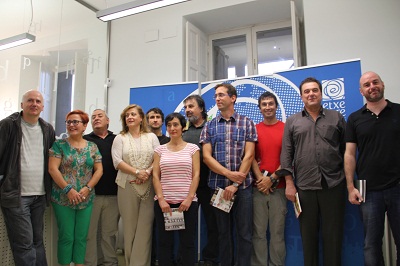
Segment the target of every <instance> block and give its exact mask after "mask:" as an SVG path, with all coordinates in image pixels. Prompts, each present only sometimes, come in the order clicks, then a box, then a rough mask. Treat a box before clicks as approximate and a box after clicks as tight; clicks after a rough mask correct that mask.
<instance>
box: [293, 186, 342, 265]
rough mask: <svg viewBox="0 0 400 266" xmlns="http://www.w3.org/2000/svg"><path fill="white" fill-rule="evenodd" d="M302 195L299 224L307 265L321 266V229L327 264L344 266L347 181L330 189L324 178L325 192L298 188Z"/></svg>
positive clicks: (324, 263)
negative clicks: (343, 248) (319, 265)
mask: <svg viewBox="0 0 400 266" xmlns="http://www.w3.org/2000/svg"><path fill="white" fill-rule="evenodd" d="M298 193H299V198H300V204H301V208H302V210H303V212H302V213H301V214H300V216H299V222H300V233H301V239H302V243H303V253H304V265H307V266H318V263H319V262H318V261H319V257H318V255H319V231H320V230H321V235H322V246H323V248H322V251H323V265H324V266H340V265H341V264H342V240H343V226H344V211H345V200H346V194H345V181H343V182H341V183H340V184H339V185H337V186H336V187H333V188H328V187H327V184H326V181H325V180H324V179H323V181H322V189H321V190H301V189H298Z"/></svg>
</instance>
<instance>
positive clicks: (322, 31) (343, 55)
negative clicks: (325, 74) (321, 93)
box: [303, 0, 400, 102]
mask: <svg viewBox="0 0 400 266" xmlns="http://www.w3.org/2000/svg"><path fill="white" fill-rule="evenodd" d="M303 4H304V21H305V35H306V49H307V64H308V65H312V64H320V63H326V62H332V61H340V60H346V59H351V58H360V59H361V69H362V72H363V73H364V72H366V71H375V72H377V73H378V74H380V75H381V78H382V79H383V81H384V82H385V87H386V91H385V96H386V98H387V99H390V100H391V101H394V102H400V90H399V88H398V81H397V80H396V79H397V78H398V76H397V75H398V73H399V62H400V48H399V47H400V30H399V25H400V1H399V0H384V1H376V0H335V1H328V0H303ZM354 89H358V88H354Z"/></svg>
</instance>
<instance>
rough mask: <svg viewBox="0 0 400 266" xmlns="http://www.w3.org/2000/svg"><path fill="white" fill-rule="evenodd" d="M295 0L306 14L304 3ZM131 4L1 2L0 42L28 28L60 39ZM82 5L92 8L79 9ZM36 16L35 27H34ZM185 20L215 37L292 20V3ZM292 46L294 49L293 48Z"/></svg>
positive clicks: (258, 0) (260, 0) (106, 0)
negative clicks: (102, 13)
mask: <svg viewBox="0 0 400 266" xmlns="http://www.w3.org/2000/svg"><path fill="white" fill-rule="evenodd" d="M195 1H202V0H192V2H195ZM294 1H295V3H296V6H297V8H298V10H300V13H302V1H303V0H294ZM127 2H132V0H75V2H74V1H71V0H63V1H61V0H59V1H55V0H1V1H0V22H1V23H0V39H3V38H7V37H10V36H15V35H17V34H20V33H23V32H27V31H28V29H29V30H30V32H31V33H33V34H34V35H36V36H38V37H37V38H43V37H45V36H58V35H60V32H61V33H62V32H63V29H65V28H70V29H71V28H79V27H80V26H81V25H83V24H84V23H92V22H93V18H94V17H95V12H94V11H93V9H94V10H102V9H106V8H109V7H112V6H117V5H121V4H124V3H127ZM78 3H79V5H83V6H86V7H89V8H77V7H78V6H79V5H77V4H78ZM185 4H186V3H185ZM187 4H192V3H191V2H188V3H187ZM32 5H33V12H32ZM49 10H51V11H54V10H59V12H49ZM32 13H33V24H32V25H30V22H31V19H32ZM65 14H68V16H65ZM70 14H72V15H70ZM78 18H79V19H78ZM185 18H186V19H187V20H189V21H190V22H191V23H192V24H194V25H196V26H197V27H198V28H199V29H200V30H202V31H203V32H204V33H206V34H214V33H219V32H224V31H227V30H231V29H235V28H243V27H251V26H252V25H258V24H267V23H271V22H276V21H280V20H282V18H284V19H285V20H289V19H290V0H254V1H250V2H246V3H243V4H237V5H233V6H228V7H224V8H218V9H214V10H208V11H203V12H195V13H192V14H188V15H186V16H185ZM85 19H86V20H85ZM61 35H62V34H61ZM60 38H62V36H60ZM282 47H284V46H282ZM288 47H289V49H291V48H290V46H288ZM56 48H57V47H55V49H56ZM58 48H60V47H58ZM232 53H233V54H236V53H235V52H232ZM232 60H233V58H232Z"/></svg>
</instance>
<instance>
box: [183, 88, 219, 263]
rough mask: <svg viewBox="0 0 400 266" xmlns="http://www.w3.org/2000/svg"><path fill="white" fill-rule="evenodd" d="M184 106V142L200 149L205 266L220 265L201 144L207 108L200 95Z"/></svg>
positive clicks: (216, 230) (216, 231)
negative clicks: (185, 128) (186, 122)
mask: <svg viewBox="0 0 400 266" xmlns="http://www.w3.org/2000/svg"><path fill="white" fill-rule="evenodd" d="M183 104H184V109H185V113H186V118H187V119H188V120H189V121H188V122H189V124H188V126H187V130H186V131H185V132H184V133H183V140H184V141H186V142H190V143H193V144H196V145H198V146H199V148H200V182H199V186H198V188H197V191H196V194H197V198H198V199H199V205H200V206H201V210H202V212H203V214H204V219H205V221H206V225H207V243H206V246H205V247H204V248H203V251H202V255H203V260H204V265H207V266H208V265H209V266H211V265H218V228H217V222H216V218H215V214H214V210H213V208H214V207H212V206H211V205H210V200H211V193H212V192H211V189H210V187H209V186H208V175H209V172H210V170H209V169H208V166H207V165H206V164H205V163H204V162H203V150H202V148H203V147H202V145H200V143H199V140H200V133H201V131H202V130H203V127H204V124H205V123H206V122H207V112H206V106H205V103H204V100H203V98H201V96H199V95H190V96H188V97H187V98H186V99H185V100H184V101H183Z"/></svg>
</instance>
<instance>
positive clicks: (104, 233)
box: [84, 109, 119, 266]
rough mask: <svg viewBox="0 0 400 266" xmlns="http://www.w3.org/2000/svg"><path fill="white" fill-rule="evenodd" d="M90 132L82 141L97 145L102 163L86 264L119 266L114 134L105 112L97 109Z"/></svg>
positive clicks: (91, 221) (96, 188) (93, 115)
mask: <svg viewBox="0 0 400 266" xmlns="http://www.w3.org/2000/svg"><path fill="white" fill-rule="evenodd" d="M91 122H92V128H93V132H91V133H90V134H87V135H85V136H84V139H86V140H88V141H92V142H94V143H96V145H97V147H98V148H99V150H100V153H101V156H102V157H103V159H102V164H103V176H102V177H101V178H100V180H99V182H98V183H97V185H96V187H95V193H96V197H95V199H94V202H93V212H92V217H91V220H90V227H89V233H88V238H87V246H86V256H85V265H87V266H90V265H92V266H97V265H98V264H100V263H99V262H98V260H99V261H100V260H101V261H102V262H103V264H102V265H118V260H117V256H116V235H117V232H118V220H119V211H118V201H117V190H118V189H117V184H116V183H115V178H116V176H117V171H116V170H115V168H114V165H113V162H112V157H111V146H112V143H113V141H114V138H115V136H116V135H115V134H113V132H111V131H109V130H108V126H109V118H108V117H107V114H106V112H105V111H104V110H101V109H96V110H94V111H93V113H92V117H91ZM99 224H100V225H101V226H100V228H101V233H100V235H101V240H100V246H101V253H102V254H103V257H102V258H101V256H99V255H100V254H97V246H98V244H97V243H98V242H97V235H98V232H97V231H98V229H99Z"/></svg>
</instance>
